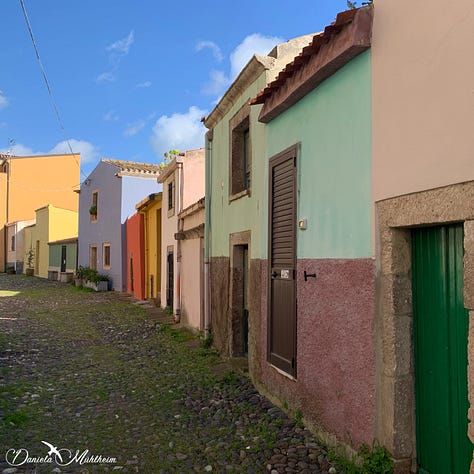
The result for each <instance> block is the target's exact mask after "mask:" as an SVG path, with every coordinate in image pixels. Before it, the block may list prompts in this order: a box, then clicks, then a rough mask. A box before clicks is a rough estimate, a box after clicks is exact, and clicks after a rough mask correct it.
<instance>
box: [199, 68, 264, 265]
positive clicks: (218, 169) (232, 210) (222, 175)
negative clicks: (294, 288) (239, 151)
mask: <svg viewBox="0 0 474 474" xmlns="http://www.w3.org/2000/svg"><path fill="white" fill-rule="evenodd" d="M265 83H266V73H265V72H264V73H262V74H261V75H260V77H259V78H258V79H257V80H256V81H255V82H254V83H253V84H252V85H251V86H250V87H249V88H247V89H246V90H245V91H244V92H243V93H242V95H241V96H240V98H239V100H238V101H237V102H236V103H235V104H234V106H233V107H232V109H231V110H230V111H229V112H228V113H227V114H226V116H225V117H224V118H223V119H222V120H221V121H220V122H219V123H218V124H217V125H216V127H215V128H214V134H213V140H212V158H211V160H212V166H211V170H210V173H208V174H207V178H208V179H209V177H210V179H211V183H210V188H211V192H212V200H211V210H210V213H211V215H210V217H211V225H212V236H211V249H210V254H211V256H213V257H223V256H225V257H228V256H229V234H232V233H235V232H243V231H246V230H250V231H251V239H252V241H251V245H250V247H251V257H252V258H260V257H262V244H261V241H262V227H263V226H264V225H266V221H265V219H266V217H265V216H266V209H265V208H264V207H263V202H262V196H263V195H264V194H265V193H266V180H265V173H266V162H265V127H264V125H263V124H262V123H260V122H258V114H259V113H260V110H261V106H257V107H251V112H250V134H251V141H252V168H251V195H250V196H244V197H241V198H239V199H237V200H235V201H231V202H229V120H230V119H231V118H232V117H233V116H234V115H235V113H236V112H238V111H239V110H240V109H241V108H242V107H243V106H244V105H245V103H247V102H248V101H249V100H250V99H252V98H253V97H255V96H256V95H257V93H258V92H259V91H260V90H261V89H262V88H263V87H265ZM208 156H209V155H208ZM207 160H209V158H207ZM262 222H263V223H264V224H263V225H262Z"/></svg>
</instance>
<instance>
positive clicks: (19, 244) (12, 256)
mask: <svg viewBox="0 0 474 474" xmlns="http://www.w3.org/2000/svg"><path fill="white" fill-rule="evenodd" d="M34 223H35V220H34V219H29V220H26V221H16V222H11V223H9V224H7V225H6V226H5V227H6V235H7V269H8V268H14V270H15V273H23V268H24V266H23V261H24V259H25V227H28V226H30V225H32V224H34Z"/></svg>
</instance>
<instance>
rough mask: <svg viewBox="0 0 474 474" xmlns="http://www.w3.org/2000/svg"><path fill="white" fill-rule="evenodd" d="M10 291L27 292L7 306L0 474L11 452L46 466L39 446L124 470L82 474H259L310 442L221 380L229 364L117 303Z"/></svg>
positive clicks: (0, 342) (106, 297)
mask: <svg viewBox="0 0 474 474" xmlns="http://www.w3.org/2000/svg"><path fill="white" fill-rule="evenodd" d="M9 281H11V282H13V283H12V285H13V286H14V283H15V284H16V285H17V286H18V287H19V288H18V291H20V293H19V294H18V295H16V296H13V295H12V296H9V297H8V298H0V314H8V318H4V319H0V357H1V362H2V364H1V370H0V467H1V465H2V464H1V462H2V460H3V462H4V455H5V453H6V450H7V449H9V448H16V449H19V448H25V449H27V450H28V451H29V453H30V455H32V456H33V455H34V456H44V455H45V454H46V452H47V451H46V449H47V448H46V447H45V446H44V445H43V444H42V443H41V441H43V440H44V441H48V442H49V443H51V444H53V445H54V446H57V447H59V448H67V449H70V450H72V451H73V452H75V451H76V450H79V451H80V452H82V451H84V450H89V453H90V454H94V455H102V456H110V457H115V458H116V459H117V463H116V464H114V465H100V464H96V465H93V466H91V465H88V466H86V467H87V469H88V471H87V472H108V471H112V469H113V467H117V466H120V467H121V469H120V472H141V473H160V472H163V473H168V472H184V473H189V472H206V469H207V471H208V470H209V466H210V467H212V470H213V472H228V471H235V472H245V473H251V472H264V471H266V462H267V461H268V459H269V458H270V457H271V456H272V455H274V452H275V451H274V450H275V449H276V448H279V447H285V448H286V447H289V446H292V445H301V443H303V444H304V443H305V441H314V440H313V439H312V438H310V435H309V433H308V432H307V431H305V430H302V429H300V428H298V427H295V422H294V420H293V421H291V420H289V419H288V418H287V417H286V416H285V415H283V413H281V412H280V411H279V410H277V409H275V408H274V407H273V406H272V405H271V404H270V403H269V402H268V401H267V400H266V399H264V398H263V397H261V396H260V395H259V394H258V393H257V392H256V391H255V389H254V388H253V387H252V385H251V384H250V383H249V381H248V380H247V379H246V378H244V377H242V376H241V375H239V374H236V373H234V372H232V371H231V370H228V371H226V372H225V373H224V375H216V374H215V373H214V372H213V370H212V369H213V367H214V366H216V365H217V364H220V363H222V361H221V360H220V359H219V357H218V354H217V353H216V351H215V350H213V349H212V348H206V347H203V346H202V344H201V345H200V344H199V343H198V341H197V340H196V336H195V335H193V334H192V333H190V332H188V331H184V330H175V329H172V328H171V327H169V326H166V325H165V326H159V325H157V324H156V323H155V322H154V321H153V320H151V319H148V316H147V313H146V311H145V310H144V309H143V308H141V307H139V306H137V305H133V304H130V303H128V302H123V301H120V300H119V299H118V297H117V296H116V295H115V294H113V293H95V292H88V291H83V290H79V289H77V288H75V287H72V286H68V285H58V284H52V283H51V282H37V281H35V282H34V285H33V288H28V285H27V282H25V281H24V279H23V278H22V277H15V278H14V279H12V280H9ZM7 291H10V292H14V291H17V290H16V289H15V288H8V290H7ZM5 300H9V302H8V304H6V303H4V301H5ZM2 305H3V306H2ZM3 465H5V464H3ZM43 468H44V469H45V470H44V471H41V470H39V471H38V472H51V469H52V466H51V465H50V466H43ZM75 469H76V470H75ZM62 472H81V467H80V466H76V467H75V468H73V467H70V468H69V471H68V470H63V471H62ZM314 472H320V471H314Z"/></svg>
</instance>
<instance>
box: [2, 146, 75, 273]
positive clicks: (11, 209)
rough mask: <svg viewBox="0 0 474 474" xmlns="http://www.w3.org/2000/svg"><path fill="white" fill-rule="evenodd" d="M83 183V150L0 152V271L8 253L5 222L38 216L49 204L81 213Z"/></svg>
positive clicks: (3, 266)
mask: <svg viewBox="0 0 474 474" xmlns="http://www.w3.org/2000/svg"><path fill="white" fill-rule="evenodd" d="M79 182H80V154H79V153H78V154H66V155H38V156H10V155H0V203H1V204H0V270H2V271H3V270H4V268H5V265H6V255H7V252H8V245H7V240H6V228H5V225H6V224H7V223H12V222H18V221H24V220H30V219H34V218H35V210H36V209H39V208H41V207H43V206H46V205H47V204H51V205H53V206H57V207H60V208H63V209H68V210H70V211H76V212H77V210H78V198H77V194H76V193H75V192H74V191H75V190H77V189H78V187H79ZM10 244H11V242H10Z"/></svg>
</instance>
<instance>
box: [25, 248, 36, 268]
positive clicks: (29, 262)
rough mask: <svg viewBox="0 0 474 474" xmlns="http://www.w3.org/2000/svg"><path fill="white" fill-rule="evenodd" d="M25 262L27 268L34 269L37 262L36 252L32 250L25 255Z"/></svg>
mask: <svg viewBox="0 0 474 474" xmlns="http://www.w3.org/2000/svg"><path fill="white" fill-rule="evenodd" d="M25 256H26V258H25V260H26V267H27V268H33V263H34V261H35V251H34V250H33V249H32V248H30V249H29V250H27V251H26V253H25Z"/></svg>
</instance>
